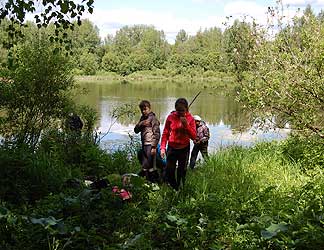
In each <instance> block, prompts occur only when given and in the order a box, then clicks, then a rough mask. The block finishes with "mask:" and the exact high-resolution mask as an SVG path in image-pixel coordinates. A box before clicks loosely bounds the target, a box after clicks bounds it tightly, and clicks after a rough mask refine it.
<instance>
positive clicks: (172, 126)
mask: <svg viewBox="0 0 324 250" xmlns="http://www.w3.org/2000/svg"><path fill="white" fill-rule="evenodd" d="M185 117H186V118H187V122H188V125H187V126H185V127H184V126H183V125H182V123H181V121H180V116H179V115H178V114H177V112H176V111H173V112H171V114H169V115H168V117H167V119H166V121H165V125H164V129H163V133H162V139H161V150H163V149H164V150H165V148H166V144H167V142H168V145H169V146H170V147H172V148H185V147H187V146H189V144H190V139H192V140H194V139H196V124H195V120H194V118H193V117H192V115H191V114H190V113H189V112H187V113H186V114H185Z"/></svg>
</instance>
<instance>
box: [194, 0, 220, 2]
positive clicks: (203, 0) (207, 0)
mask: <svg viewBox="0 0 324 250" xmlns="http://www.w3.org/2000/svg"><path fill="white" fill-rule="evenodd" d="M191 1H192V2H193V3H219V2H221V0H191Z"/></svg>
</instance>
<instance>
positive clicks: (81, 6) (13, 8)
mask: <svg viewBox="0 0 324 250" xmlns="http://www.w3.org/2000/svg"><path fill="white" fill-rule="evenodd" d="M93 3H94V1H93V0H86V1H82V3H77V4H76V3H75V2H74V1H68V0H67V1H60V0H44V1H42V2H41V3H37V4H36V2H35V1H5V2H4V4H3V5H2V7H1V8H0V21H2V20H10V25H9V26H8V29H7V32H8V35H9V37H10V40H9V41H8V44H7V45H8V46H9V47H12V46H13V45H14V41H13V39H14V38H15V37H17V36H18V37H19V36H20V37H21V36H22V35H23V34H22V32H21V29H19V28H17V26H18V27H22V26H24V23H25V20H26V15H28V14H32V13H34V12H35V11H36V7H39V9H41V11H40V12H38V13H37V14H35V15H33V17H34V20H35V22H36V25H37V27H38V28H41V27H47V26H48V25H50V23H52V22H53V23H54V26H55V30H56V31H55V36H56V38H58V36H59V33H60V31H62V30H66V29H69V28H73V27H74V23H73V22H71V20H75V19H77V22H78V24H81V16H82V14H83V13H84V12H86V11H88V12H90V13H92V12H93ZM38 4H40V5H41V7H40V6H39V5H38ZM36 5H37V6H36ZM52 39H54V37H52ZM66 42H67V41H66Z"/></svg>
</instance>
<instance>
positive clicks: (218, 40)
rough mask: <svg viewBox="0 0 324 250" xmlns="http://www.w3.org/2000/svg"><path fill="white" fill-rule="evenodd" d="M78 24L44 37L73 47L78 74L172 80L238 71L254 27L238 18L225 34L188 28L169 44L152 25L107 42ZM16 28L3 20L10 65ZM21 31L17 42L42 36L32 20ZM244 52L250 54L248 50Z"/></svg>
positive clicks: (2, 55) (0, 52) (51, 29)
mask: <svg viewBox="0 0 324 250" xmlns="http://www.w3.org/2000/svg"><path fill="white" fill-rule="evenodd" d="M76 24H77V21H75V22H74V26H73V30H69V29H66V30H64V32H62V33H60V35H58V32H57V30H56V29H55V25H54V24H49V25H48V26H47V27H46V28H41V29H43V30H44V31H42V32H43V34H44V33H46V34H47V35H48V36H49V37H51V39H52V40H55V41H56V42H60V43H61V44H62V47H64V48H65V49H70V51H71V52H72V53H71V54H73V56H72V60H73V62H74V69H75V73H76V74H80V75H94V74H98V73H99V74H100V73H104V72H115V73H117V74H119V75H123V76H125V75H129V74H131V73H133V72H136V71H147V70H150V71H160V72H161V74H162V75H163V74H165V75H167V76H170V75H171V76H174V75H178V74H185V75H191V76H192V75H201V74H205V75H206V76H209V75H210V74H211V75H212V74H213V72H233V71H234V70H235V68H236V67H237V65H236V64H237V63H241V61H240V62H236V61H235V53H236V51H235V47H236V45H237V44H242V43H244V45H242V48H244V49H245V50H248V49H249V47H250V45H249V43H251V42H252V41H250V40H249V39H247V38H248V37H249V36H250V33H251V32H252V27H251V25H250V24H249V23H247V22H241V21H238V20H236V21H235V22H234V23H233V25H231V26H230V27H228V28H226V29H225V31H222V30H221V29H220V28H217V27H214V28H210V29H205V30H199V31H198V32H197V33H196V35H193V36H189V35H188V33H187V32H186V31H185V30H180V31H179V32H178V34H177V35H176V38H175V43H174V44H170V43H169V42H168V41H167V39H166V36H165V33H164V32H163V31H162V30H157V29H156V28H155V27H153V26H149V25H132V26H124V27H122V28H121V29H120V30H118V31H117V32H116V34H115V35H114V36H113V35H107V36H106V37H105V38H104V39H103V40H102V39H101V38H100V36H99V29H98V27H97V26H96V25H95V24H94V23H92V22H91V21H89V20H87V19H85V20H82V24H81V25H80V26H78V25H76ZM11 25H12V23H11V22H10V21H9V20H8V19H4V20H2V22H1V27H0V40H1V41H0V42H1V44H2V47H1V49H0V60H1V63H2V64H6V63H7V61H6V60H7V53H8V46H6V45H7V44H11V43H12V42H10V39H11V37H10V36H9V35H8V33H7V31H8V27H9V26H11ZM18 29H20V31H21V33H22V35H23V36H22V37H20V38H18V40H19V41H18V43H23V42H24V41H26V40H28V39H34V37H35V34H36V33H38V32H39V27H38V26H37V24H36V23H34V22H27V23H26V24H25V25H24V27H21V28H20V27H18V25H17V27H16V30H18ZM238 34H240V35H239V36H238ZM238 37H239V38H240V39H239V40H237V38H238ZM244 53H246V56H247V54H248V52H244ZM242 60H244V59H242Z"/></svg>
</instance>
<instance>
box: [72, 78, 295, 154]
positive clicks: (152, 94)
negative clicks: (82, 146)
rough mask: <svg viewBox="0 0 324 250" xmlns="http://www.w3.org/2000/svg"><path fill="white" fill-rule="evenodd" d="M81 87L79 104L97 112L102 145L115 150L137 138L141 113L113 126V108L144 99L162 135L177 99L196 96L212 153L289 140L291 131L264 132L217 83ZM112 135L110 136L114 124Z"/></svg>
mask: <svg viewBox="0 0 324 250" xmlns="http://www.w3.org/2000/svg"><path fill="white" fill-rule="evenodd" d="M79 85H80V87H81V88H82V89H84V90H86V93H85V94H80V95H78V96H77V102H78V103H80V104H87V105H90V106H91V107H93V108H94V109H95V110H97V112H98V115H99V121H98V124H97V130H98V131H99V132H100V133H101V136H104V137H103V139H102V141H101V146H102V147H103V148H105V149H108V150H114V149H116V148H117V147H119V146H120V145H123V144H125V143H127V142H128V141H129V140H130V137H129V135H134V132H133V128H134V125H135V123H136V122H137V120H138V119H139V118H140V115H141V114H140V110H139V109H138V115H137V117H136V120H134V119H133V120H131V119H121V121H117V122H116V123H114V121H115V119H113V118H112V116H111V112H112V110H113V109H114V107H117V106H120V105H123V104H124V103H129V104H131V105H132V106H134V108H137V107H138V104H139V102H140V101H141V100H143V99H146V100H149V101H150V102H151V105H152V111H153V112H154V113H155V114H156V116H157V117H158V118H159V119H160V122H161V132H162V129H163V125H164V121H165V119H166V117H167V115H168V114H169V113H170V112H171V111H172V110H174V103H175V101H176V99H177V98H179V97H185V98H186V99H187V100H188V102H189V103H190V102H191V100H193V98H194V97H195V96H196V94H197V93H198V92H199V91H201V94H200V95H199V96H198V98H197V99H196V100H195V102H194V103H193V104H192V106H191V107H190V112H191V113H192V114H193V115H196V114H197V115H199V116H200V117H202V119H203V120H204V121H205V122H206V123H207V125H208V127H209V129H210V132H211V138H210V143H209V149H210V151H217V150H218V149H219V148H222V147H226V146H229V145H242V146H251V145H253V144H255V143H257V142H260V141H270V140H281V139H284V138H286V136H287V134H288V133H289V129H271V130H270V131H267V132H263V131H261V130H260V129H258V128H257V126H256V125H255V124H253V122H252V121H251V120H250V118H249V115H248V114H247V113H246V112H243V110H242V108H241V107H240V104H239V103H237V102H236V101H235V97H234V96H233V95H230V94H228V93H227V91H225V90H224V89H222V88H217V87H213V85H215V86H219V84H217V83H215V84H213V83H210V82H209V83H206V84H204V83H203V82H199V83H192V82H188V83H187V82H170V81H169V82H156V81H154V82H132V83H129V82H108V81H107V82H104V81H100V82H82V83H79ZM112 123H114V125H113V126H112V127H111V129H110V132H109V133H108V134H107V135H105V134H106V133H107V131H108V130H109V127H110V126H111V124H112Z"/></svg>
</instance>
